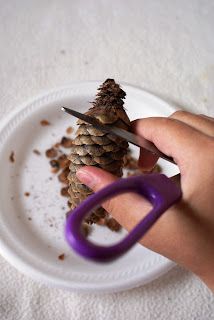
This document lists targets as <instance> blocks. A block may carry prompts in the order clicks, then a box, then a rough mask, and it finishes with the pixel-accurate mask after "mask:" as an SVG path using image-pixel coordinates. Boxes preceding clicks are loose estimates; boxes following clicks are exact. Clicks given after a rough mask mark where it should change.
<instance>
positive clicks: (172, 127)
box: [133, 117, 206, 166]
mask: <svg viewBox="0 0 214 320" xmlns="http://www.w3.org/2000/svg"><path fill="white" fill-rule="evenodd" d="M133 130H134V132H135V133H136V134H138V135H140V136H143V137H144V138H146V139H147V140H149V141H151V142H153V143H154V144H155V146H156V147H157V148H158V149H159V150H160V151H162V152H163V153H165V154H166V155H168V156H170V157H173V159H174V160H175V162H176V163H177V164H178V165H179V166H180V165H181V164H183V163H184V162H185V161H186V159H187V158H192V155H193V154H195V152H196V149H197V147H198V144H199V143H200V142H202V143H203V142H204V141H205V139H206V136H205V135H203V134H202V133H200V132H199V131H198V130H196V129H194V128H192V127H191V126H189V125H187V124H185V123H182V122H181V121H179V120H176V119H172V118H163V117H151V118H144V119H140V120H135V121H134V122H133Z"/></svg>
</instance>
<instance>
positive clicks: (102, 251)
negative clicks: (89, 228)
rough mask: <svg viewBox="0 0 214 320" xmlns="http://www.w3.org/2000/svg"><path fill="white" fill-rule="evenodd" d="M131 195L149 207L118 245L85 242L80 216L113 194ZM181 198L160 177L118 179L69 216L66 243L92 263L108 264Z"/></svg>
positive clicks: (90, 197)
mask: <svg viewBox="0 0 214 320" xmlns="http://www.w3.org/2000/svg"><path fill="white" fill-rule="evenodd" d="M125 192H135V193H137V194H139V195H141V196H143V197H145V198H146V199H147V200H149V201H150V202H151V203H152V205H153V208H152V210H151V211H150V212H149V213H148V214H147V215H146V216H145V217H144V218H143V219H142V220H141V221H140V222H139V223H138V225H137V226H135V227H134V228H133V230H132V231H131V232H130V233H129V234H128V235H127V236H126V237H125V238H124V239H123V240H121V241H120V242H119V243H116V244H114V245H111V246H108V247H107V246H100V245H96V244H94V243H92V242H90V241H88V240H87V239H86V238H85V237H84V235H83V233H82V230H81V224H82V221H83V219H84V217H85V216H86V215H87V214H89V212H91V211H92V209H94V208H95V207H97V206H98V205H99V204H101V203H102V202H104V201H105V200H107V199H110V198H112V197H114V196H116V195H119V194H122V193H125ZM180 198H181V189H180V188H179V186H177V185H176V184H175V183H174V182H172V181H171V180H170V179H169V178H167V177H166V176H165V175H163V174H155V173H154V174H146V175H142V176H136V177H130V178H126V179H119V180H117V181H116V182H114V183H112V184H110V185H109V186H107V187H105V188H103V189H102V190H100V191H98V192H96V193H94V194H93V195H91V196H89V197H88V198H87V199H86V200H85V201H83V202H82V203H81V204H80V205H79V206H78V207H77V208H76V209H74V210H73V211H72V213H71V214H69V216H68V218H67V220H66V225H65V237H66V240H67V242H68V244H69V245H70V246H71V247H72V248H73V249H74V250H75V251H76V252H77V253H78V254H80V255H81V256H83V257H85V258H87V259H91V260H95V261H100V262H104V261H110V260H114V259H116V258H118V257H119V256H121V255H122V254H124V253H125V252H126V251H128V250H129V249H130V248H131V247H132V246H133V245H134V244H135V243H136V242H138V241H139V240H140V239H141V238H142V237H143V236H144V234H145V233H146V232H147V231H148V230H149V228H151V226H152V225H153V224H154V223H155V222H156V220H157V219H158V218H159V217H160V216H161V215H162V214H163V213H164V212H165V211H166V210H167V209H168V208H169V207H170V206H172V205H173V204H174V203H176V202H177V201H179V200H180Z"/></svg>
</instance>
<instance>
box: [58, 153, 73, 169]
mask: <svg viewBox="0 0 214 320" xmlns="http://www.w3.org/2000/svg"><path fill="white" fill-rule="evenodd" d="M57 160H58V162H59V167H60V168H61V169H65V168H67V167H68V166H69V164H70V160H68V158H67V156H66V154H62V155H61V156H60V157H59V158H58V159H57Z"/></svg>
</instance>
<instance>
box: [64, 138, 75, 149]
mask: <svg viewBox="0 0 214 320" xmlns="http://www.w3.org/2000/svg"><path fill="white" fill-rule="evenodd" d="M72 145H73V140H72V139H70V138H68V137H62V140H61V146H62V147H64V148H71V147H72Z"/></svg>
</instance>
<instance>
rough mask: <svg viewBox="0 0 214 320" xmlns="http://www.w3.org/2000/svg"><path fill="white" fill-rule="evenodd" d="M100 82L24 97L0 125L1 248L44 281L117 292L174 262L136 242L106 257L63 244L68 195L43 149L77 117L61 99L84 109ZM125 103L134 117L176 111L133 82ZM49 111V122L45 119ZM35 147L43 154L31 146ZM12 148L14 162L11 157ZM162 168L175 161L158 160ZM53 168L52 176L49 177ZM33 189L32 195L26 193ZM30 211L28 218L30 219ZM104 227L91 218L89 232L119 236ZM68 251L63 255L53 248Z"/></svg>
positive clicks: (170, 170)
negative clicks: (89, 256)
mask: <svg viewBox="0 0 214 320" xmlns="http://www.w3.org/2000/svg"><path fill="white" fill-rule="evenodd" d="M99 85H100V83H99V82H79V83H75V84H72V85H71V86H70V87H66V88H60V89H58V90H54V91H52V92H49V93H47V94H45V95H43V96H42V97H39V98H36V99H34V100H33V101H31V102H29V103H26V104H25V105H24V106H22V107H20V108H18V109H17V110H16V111H14V112H13V113H12V114H10V115H9V117H7V119H5V120H4V121H3V122H2V123H1V126H0V168H1V179H0V253H1V254H2V255H3V256H4V257H5V258H6V259H7V260H8V261H9V262H10V263H11V264H12V265H13V266H14V267H16V268H17V269H18V270H20V271H21V272H23V273H25V274H27V275H29V276H31V277H33V278H34V279H37V280H39V281H43V282H45V283H47V284H49V285H53V286H58V287H61V288H67V289H71V290H78V291H91V292H115V291H120V290H124V289H129V288H133V287H135V286H139V285H142V284H144V283H146V282H149V281H151V280H153V279H154V278H157V277H158V276H160V275H161V274H163V273H164V272H166V271H167V270H169V269H170V268H171V267H172V266H173V263H172V262H171V261H169V260H167V259H165V258H164V257H162V256H160V255H158V254H155V253H153V252H151V251H149V250H147V249H145V248H144V247H142V246H140V245H136V246H135V247H134V248H133V249H132V250H130V251H129V253H128V254H126V255H124V256H123V257H122V258H120V259H119V260H117V261H115V262H113V263H109V264H96V263H93V262H89V261H86V260H83V259H82V258H80V257H79V256H77V255H76V254H74V253H73V252H72V251H71V250H70V249H69V247H68V246H67V244H66V242H65V240H64V236H63V225H64V219H65V212H66V211H67V209H62V207H66V201H67V200H66V199H63V198H62V197H61V196H60V195H59V193H60V185H59V183H58V181H57V177H56V176H53V175H52V174H51V173H50V167H49V164H48V161H47V158H46V157H45V156H44V152H45V150H46V149H47V148H48V147H49V146H51V145H52V143H55V142H56V141H57V139H58V138H60V137H62V135H63V134H65V130H66V128H67V127H68V126H73V127H75V121H76V120H75V119H74V118H72V117H69V116H68V115H65V114H63V113H62V112H61V111H60V106H62V105H63V106H68V107H69V106H70V107H72V108H77V109H78V110H79V111H80V112H84V111H85V110H86V109H87V108H88V106H89V102H90V101H93V99H94V94H95V92H96V89H97V87H98V86H99ZM123 89H124V90H125V91H126V93H127V99H126V103H125V107H126V109H127V112H128V114H129V116H130V118H131V119H136V118H140V117H147V116H168V115H169V114H170V113H172V112H173V111H174V109H173V108H172V107H171V106H169V105H168V104H167V103H166V102H164V101H162V100H160V99H159V98H157V97H155V96H153V95H151V94H149V93H148V92H145V91H143V90H141V89H139V88H136V87H132V86H130V85H123ZM42 119H47V120H48V121H50V122H51V126H47V127H42V126H41V125H40V121H41V120H42ZM33 149H39V150H40V151H41V152H42V156H37V155H36V154H34V153H33V152H32V151H33ZM11 151H14V153H15V162H14V163H11V162H10V161H9V155H10V153H11ZM160 163H161V165H162V167H163V168H164V172H165V173H166V174H167V175H169V176H170V175H173V174H176V173H177V168H176V167H175V166H174V165H170V164H169V163H167V162H164V161H160ZM52 176H53V179H52V180H50V179H49V178H50V177H52ZM25 192H30V196H29V197H26V196H24V193H25ZM29 218H30V219H32V220H29ZM124 234H125V231H123V232H122V233H120V234H117V233H113V232H111V231H109V230H107V228H105V227H101V226H95V227H94V228H93V232H92V236H91V237H92V238H93V239H94V240H95V241H98V242H100V243H105V244H106V243H112V242H116V241H118V240H119V239H120V238H121V237H123V236H124ZM62 253H65V259H64V260H63V261H60V260H59V259H58V256H59V255H60V254H62Z"/></svg>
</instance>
